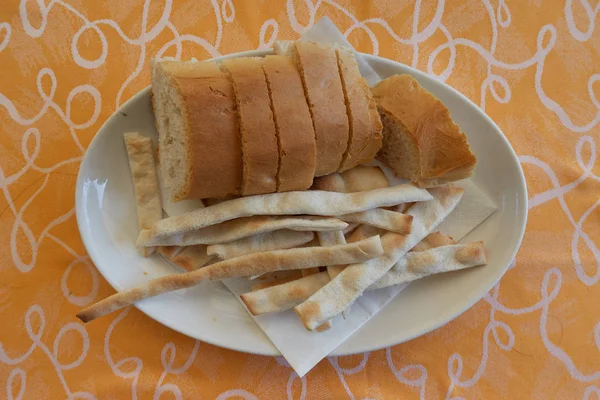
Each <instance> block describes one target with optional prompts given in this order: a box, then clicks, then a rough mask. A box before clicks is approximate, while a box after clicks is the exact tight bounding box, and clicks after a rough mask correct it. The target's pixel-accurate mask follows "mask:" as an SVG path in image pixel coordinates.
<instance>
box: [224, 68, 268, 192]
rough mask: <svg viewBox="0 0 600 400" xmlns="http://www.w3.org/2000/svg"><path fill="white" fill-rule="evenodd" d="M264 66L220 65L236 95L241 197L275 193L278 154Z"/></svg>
mask: <svg viewBox="0 0 600 400" xmlns="http://www.w3.org/2000/svg"><path fill="white" fill-rule="evenodd" d="M263 62H264V60H263V59H262V58H260V57H239V58H230V59H228V60H225V61H223V62H222V63H221V66H222V68H223V70H224V71H226V72H227V74H228V76H229V78H230V80H231V82H232V83H233V89H234V92H235V102H236V105H237V111H238V117H239V124H240V132H241V138H242V159H243V166H244V172H243V175H242V195H244V196H248V195H253V194H263V193H273V192H275V191H276V190H277V183H276V179H277V169H278V167H279V150H278V147H277V136H276V132H275V122H274V121H273V112H272V111H271V100H270V99H269V89H268V87H267V81H266V79H265V74H264V72H263V68H262V66H263Z"/></svg>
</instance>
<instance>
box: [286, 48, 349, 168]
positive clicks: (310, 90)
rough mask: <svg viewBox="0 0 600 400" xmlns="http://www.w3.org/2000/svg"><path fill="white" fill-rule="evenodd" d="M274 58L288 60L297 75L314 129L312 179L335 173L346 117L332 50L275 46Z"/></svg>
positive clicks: (346, 130) (346, 132)
mask: <svg viewBox="0 0 600 400" xmlns="http://www.w3.org/2000/svg"><path fill="white" fill-rule="evenodd" d="M274 50H275V54H280V55H288V56H291V57H292V58H293V59H294V60H295V62H296V65H297V67H298V70H299V71H300V74H301V76H302V83H303V85H304V93H305V95H306V99H307V100H308V105H309V109H310V113H311V117H312V121H313V126H314V129H315V135H316V142H317V166H316V170H315V176H323V175H328V174H331V173H333V172H336V171H337V170H338V168H339V167H340V164H341V162H342V157H343V155H344V153H345V152H346V148H347V147H348V136H349V128H348V116H347V115H346V103H345V100H344V91H343V88H342V81H341V79H340V74H339V70H338V65H337V57H336V55H335V50H334V49H333V48H332V47H328V46H323V45H320V44H317V43H312V42H302V41H298V42H276V43H275V46H274Z"/></svg>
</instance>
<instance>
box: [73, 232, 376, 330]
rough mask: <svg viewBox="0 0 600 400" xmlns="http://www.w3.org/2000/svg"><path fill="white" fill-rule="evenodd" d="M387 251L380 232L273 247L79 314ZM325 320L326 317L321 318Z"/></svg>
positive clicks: (155, 283) (89, 316) (90, 315)
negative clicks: (341, 241) (325, 243)
mask: <svg viewBox="0 0 600 400" xmlns="http://www.w3.org/2000/svg"><path fill="white" fill-rule="evenodd" d="M381 254H383V247H382V245H381V239H380V238H379V236H375V237H372V238H369V239H366V240H363V241H360V242H356V243H352V244H346V245H340V246H330V247H304V248H296V249H289V250H273V251H267V252H264V253H254V254H249V255H246V256H242V257H236V258H232V259H230V260H224V261H221V262H218V263H215V264H212V265H209V266H207V267H205V268H201V269H198V270H195V271H191V272H186V273H182V274H176V275H167V276H164V277H161V278H157V279H153V280H151V281H149V282H147V283H145V284H143V285H141V286H139V287H137V288H134V289H130V290H127V291H124V292H120V293H116V294H113V295H112V296H109V297H107V298H106V299H104V300H101V301H99V302H98V303H96V304H93V305H92V306H90V307H88V308H86V309H85V310H83V311H81V312H80V313H78V314H77V317H78V318H79V319H81V320H82V321H83V322H88V321H91V320H93V319H95V318H98V317H101V316H103V315H106V314H108V313H111V312H113V311H117V310H119V309H121V308H123V307H126V306H128V305H130V304H133V303H135V302H137V301H140V300H143V299H147V298H150V297H154V296H157V295H159V294H162V293H166V292H172V291H174V290H178V289H185V288H189V287H192V286H195V285H197V284H198V283H200V282H202V281H214V280H223V279H226V278H235V277H240V276H250V275H256V274H262V273H265V272H271V271H278V270H284V269H285V270H290V269H303V268H311V267H317V266H319V265H338V264H351V263H357V262H361V261H366V260H368V259H371V258H373V257H377V256H380V255H381ZM321 322H323V321H321Z"/></svg>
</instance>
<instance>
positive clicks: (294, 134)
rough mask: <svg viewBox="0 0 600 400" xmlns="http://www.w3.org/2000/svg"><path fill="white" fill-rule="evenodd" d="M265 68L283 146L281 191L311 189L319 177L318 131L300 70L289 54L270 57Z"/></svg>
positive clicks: (278, 189)
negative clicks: (311, 113) (316, 172)
mask: <svg viewBox="0 0 600 400" xmlns="http://www.w3.org/2000/svg"><path fill="white" fill-rule="evenodd" d="M263 69H264V72H265V76H266V78H267V85H268V88H269V94H270V97H271V107H272V110H273V115H274V120H275V127H276V129H277V138H278V145H279V171H278V174H277V191H278V192H285V191H291V190H304V189H308V188H309V187H310V186H311V185H312V182H313V177H314V176H315V168H316V163H317V158H316V157H317V147H316V141H315V132H314V129H313V125H312V120H311V117H310V111H309V109H308V104H307V102H306V98H305V97H304V89H303V87H302V79H301V78H300V73H299V72H298V70H297V69H296V65H295V63H294V61H293V60H292V59H291V58H290V57H287V56H281V55H275V56H266V57H265V61H264V65H263Z"/></svg>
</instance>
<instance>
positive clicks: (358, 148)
mask: <svg viewBox="0 0 600 400" xmlns="http://www.w3.org/2000/svg"><path fill="white" fill-rule="evenodd" d="M335 52H336V56H337V62H338V68H339V71H340V77H341V78H342V87H343V89H344V98H345V101H346V111H347V113H348V122H349V127H350V135H349V137H348V145H347V148H346V152H345V153H344V156H343V158H342V162H341V164H340V166H339V171H340V172H341V171H346V170H348V169H351V168H354V167H356V166H357V165H359V164H363V163H366V162H369V161H371V160H372V159H373V158H375V155H376V154H377V152H378V151H379V149H380V148H381V142H382V139H383V136H382V134H381V130H382V125H381V120H380V118H379V113H378V112H377V104H376V103H375V100H374V99H373V95H372V93H371V89H370V88H369V86H368V85H367V81H366V80H365V78H363V77H362V75H361V74H360V70H359V69H358V64H357V62H356V58H355V57H354V53H353V52H352V51H351V50H348V49H344V48H336V49H335Z"/></svg>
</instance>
